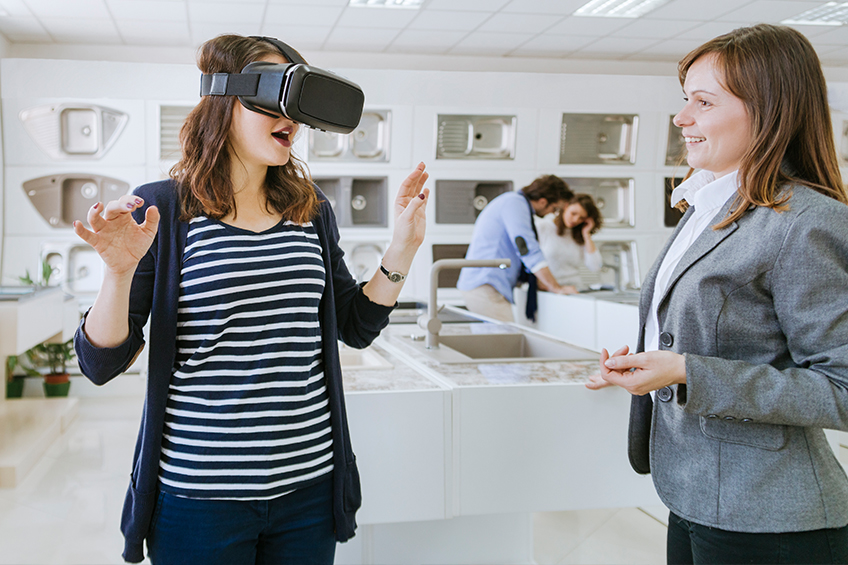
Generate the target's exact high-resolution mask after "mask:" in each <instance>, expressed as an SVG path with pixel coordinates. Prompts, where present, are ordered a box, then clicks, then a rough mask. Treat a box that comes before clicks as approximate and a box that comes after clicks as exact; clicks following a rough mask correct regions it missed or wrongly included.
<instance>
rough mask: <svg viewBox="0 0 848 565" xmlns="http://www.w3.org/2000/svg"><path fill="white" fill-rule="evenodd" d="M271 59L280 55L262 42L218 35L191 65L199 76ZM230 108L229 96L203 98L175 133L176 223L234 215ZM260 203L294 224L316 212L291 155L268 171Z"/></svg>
mask: <svg viewBox="0 0 848 565" xmlns="http://www.w3.org/2000/svg"><path fill="white" fill-rule="evenodd" d="M273 55H276V56H283V55H282V54H281V53H280V51H279V50H278V49H277V48H276V47H275V46H274V45H273V44H272V43H270V42H268V41H264V40H261V39H256V38H253V37H244V36H241V35H219V36H218V37H215V38H214V39H210V40H209V41H207V42H205V43H204V44H203V45H201V46H200V48H199V49H198V55H197V66H198V68H199V69H200V71H201V72H203V73H204V74H211V73H238V72H240V71H241V70H242V69H243V68H244V67H245V66H246V65H247V64H248V63H252V62H253V61H258V60H260V59H263V58H265V57H268V56H273ZM283 57H284V56H283ZM235 104H240V102H239V101H238V99H237V98H236V97H235V96H204V97H202V98H201V99H200V103H199V104H198V105H197V106H195V107H194V109H193V110H192V111H191V113H189V115H188V117H187V118H186V120H185V123H183V126H182V129H180V145H181V146H182V158H181V159H180V161H179V162H178V163H177V164H176V165H174V166H173V168H171V171H170V175H171V177H172V178H173V179H175V180H176V181H177V186H178V192H179V198H180V207H181V214H180V219H181V220H182V221H188V220H190V219H192V218H195V217H197V216H201V215H206V216H209V217H211V218H216V219H220V218H223V217H224V216H226V215H227V214H229V213H230V212H232V213H234V214H235V213H237V210H236V203H235V196H234V187H233V184H232V181H231V179H230V170H231V166H232V162H231V159H233V158H234V156H235V152H234V151H232V150H231V145H230V140H229V132H230V125H231V123H232V119H233V107H234V105H235ZM265 201H266V207H267V208H268V209H269V210H274V211H276V212H277V213H280V214H282V215H283V217H284V218H285V219H287V220H290V221H293V222H297V223H299V224H302V223H305V222H308V221H309V220H311V219H312V218H314V217H315V214H316V213H317V212H318V195H317V194H316V192H315V189H314V187H313V185H312V180H311V177H310V175H309V171H308V169H307V168H306V165H305V164H304V163H303V162H302V161H300V160H299V159H298V158H297V157H295V155H294V154H293V153H292V154H291V156H290V157H289V161H288V163H286V164H285V165H282V166H277V167H268V174H267V176H266V177H265Z"/></svg>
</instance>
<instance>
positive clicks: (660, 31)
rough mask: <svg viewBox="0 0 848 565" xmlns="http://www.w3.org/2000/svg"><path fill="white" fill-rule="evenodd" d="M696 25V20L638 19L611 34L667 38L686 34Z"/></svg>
mask: <svg viewBox="0 0 848 565" xmlns="http://www.w3.org/2000/svg"><path fill="white" fill-rule="evenodd" d="M697 26H698V22H692V21H680V20H643V19H638V20H633V23H631V24H629V25H626V26H624V27H622V28H620V29H617V30H615V31H614V32H612V34H611V35H612V36H614V37H638V38H644V39H652V38H653V39H669V38H672V37H675V36H678V35H686V32H688V31H689V30H690V29H692V28H694V27H697Z"/></svg>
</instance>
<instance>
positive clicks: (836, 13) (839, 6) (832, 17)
mask: <svg viewBox="0 0 848 565" xmlns="http://www.w3.org/2000/svg"><path fill="white" fill-rule="evenodd" d="M780 23H782V24H788V25H793V24H794V25H806V26H841V25H845V24H846V23H848V2H841V3H840V2H827V3H825V4H824V5H822V6H819V7H818V8H813V9H811V10H807V11H806V12H801V13H800V14H798V15H797V16H794V17H792V18H789V19H788V20H783V21H782V22H780Z"/></svg>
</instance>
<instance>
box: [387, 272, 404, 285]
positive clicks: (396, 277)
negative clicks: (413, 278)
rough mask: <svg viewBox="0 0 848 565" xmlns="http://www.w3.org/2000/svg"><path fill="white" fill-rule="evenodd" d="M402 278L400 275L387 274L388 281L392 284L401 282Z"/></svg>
mask: <svg viewBox="0 0 848 565" xmlns="http://www.w3.org/2000/svg"><path fill="white" fill-rule="evenodd" d="M404 278H405V277H404V276H403V275H402V274H400V273H389V280H390V281H392V282H394V283H397V282H401V281H402V280H403V279H404Z"/></svg>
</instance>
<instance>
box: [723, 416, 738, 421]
mask: <svg viewBox="0 0 848 565" xmlns="http://www.w3.org/2000/svg"><path fill="white" fill-rule="evenodd" d="M724 419H725V420H727V421H728V422H732V421H733V420H735V419H736V418H734V417H733V416H725V417H724Z"/></svg>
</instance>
